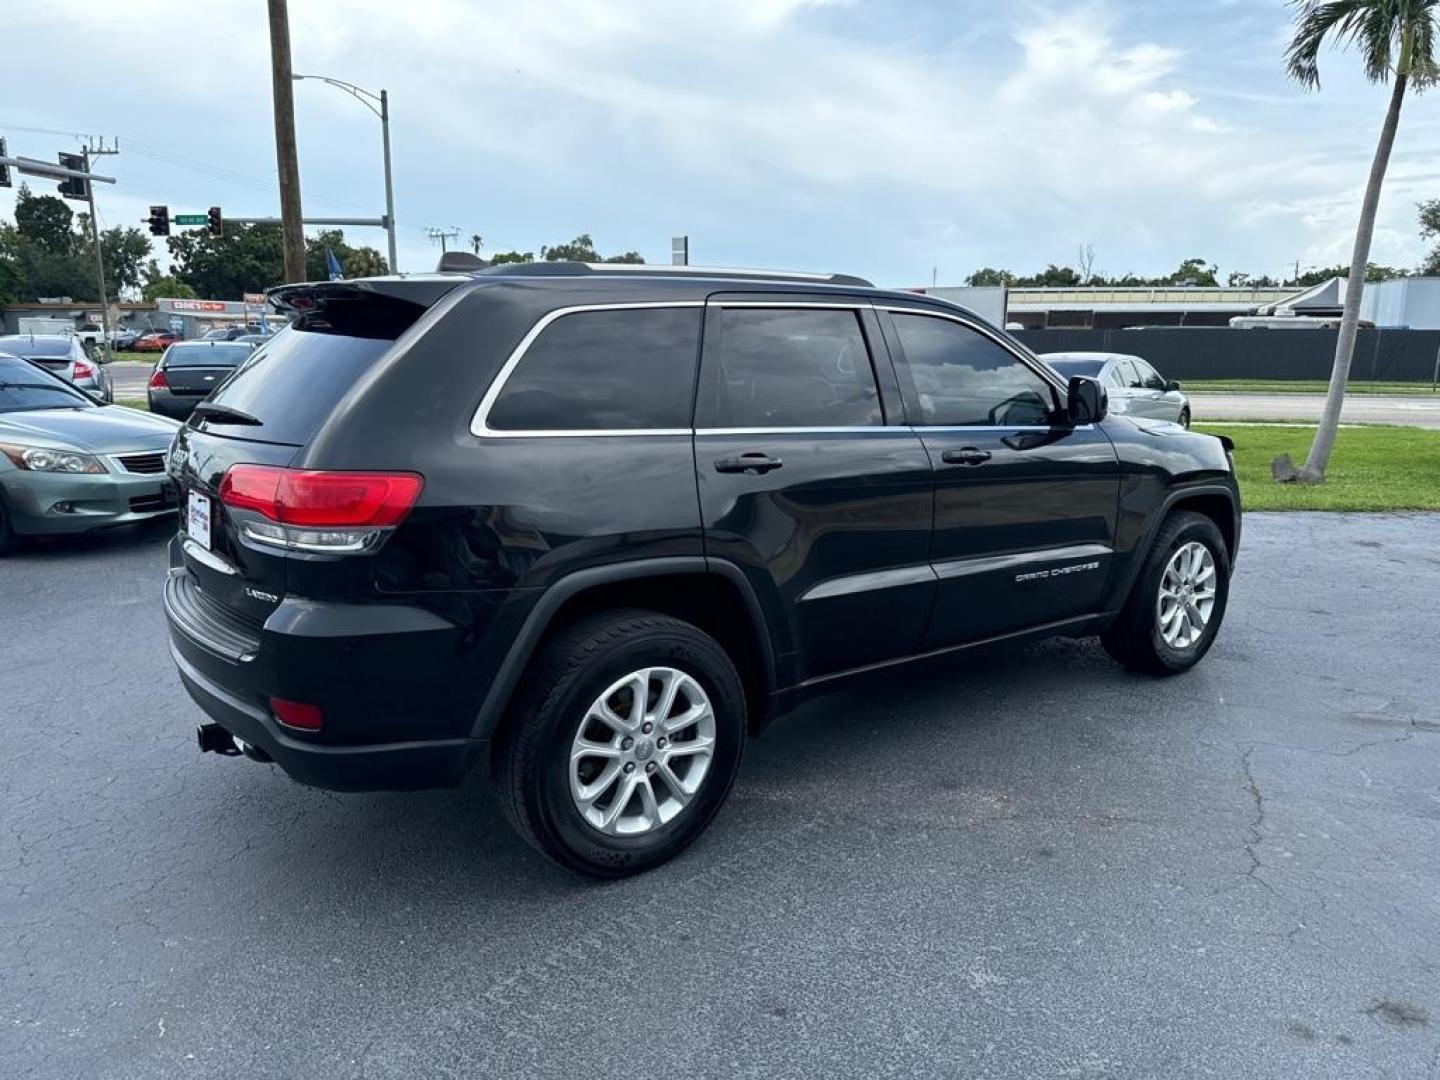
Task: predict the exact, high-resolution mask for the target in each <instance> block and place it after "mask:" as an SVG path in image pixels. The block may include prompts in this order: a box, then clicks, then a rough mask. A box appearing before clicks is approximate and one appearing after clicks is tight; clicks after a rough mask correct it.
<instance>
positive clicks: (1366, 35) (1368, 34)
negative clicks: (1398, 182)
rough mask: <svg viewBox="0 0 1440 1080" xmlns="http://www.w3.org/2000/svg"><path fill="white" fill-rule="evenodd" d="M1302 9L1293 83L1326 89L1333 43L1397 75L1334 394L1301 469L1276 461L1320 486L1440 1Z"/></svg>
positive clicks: (1429, 75) (1339, 0)
mask: <svg viewBox="0 0 1440 1080" xmlns="http://www.w3.org/2000/svg"><path fill="white" fill-rule="evenodd" d="M1292 3H1293V4H1294V5H1295V8H1296V12H1295V34H1294V37H1292V38H1291V39H1290V48H1289V49H1288V50H1286V53H1285V64H1286V67H1287V68H1288V69H1289V71H1290V77H1291V78H1292V79H1294V80H1295V81H1296V82H1298V83H1300V84H1301V85H1302V86H1304V87H1306V88H1308V89H1312V90H1318V89H1319V88H1320V48H1321V46H1322V45H1324V44H1325V42H1326V41H1327V40H1332V41H1338V42H1339V43H1340V44H1342V45H1353V46H1355V47H1356V48H1358V49H1359V50H1360V54H1361V57H1362V59H1363V60H1364V62H1365V74H1366V76H1367V77H1368V78H1369V79H1370V81H1371V82H1374V83H1384V82H1387V81H1389V80H1390V78H1391V76H1392V75H1393V76H1394V84H1393V85H1392V87H1391V89H1390V108H1389V109H1388V111H1387V112H1386V113H1385V125H1384V126H1383V127H1382V128H1381V129H1380V143H1379V145H1378V146H1376V147H1375V160H1374V162H1373V163H1372V164H1371V166H1370V182H1369V183H1368V184H1367V185H1366V187H1365V201H1364V202H1363V203H1362V204H1361V206H1360V224H1359V227H1358V228H1356V230H1355V251H1354V254H1353V255H1352V256H1351V258H1350V278H1349V281H1348V282H1347V283H1346V286H1345V313H1344V315H1343V317H1342V318H1341V320H1340V337H1339V340H1337V341H1336V342H1335V366H1334V367H1333V368H1332V369H1331V372H1330V389H1329V392H1328V393H1327V394H1326V395H1325V411H1324V412H1323V413H1322V414H1321V417H1320V427H1319V428H1318V429H1317V430H1316V432H1315V441H1314V443H1312V444H1311V446H1310V455H1309V456H1308V457H1307V458H1306V459H1305V464H1304V465H1303V466H1301V467H1300V468H1299V469H1298V470H1297V469H1296V468H1295V467H1294V466H1293V465H1292V464H1291V462H1290V459H1289V457H1288V456H1287V455H1281V456H1280V457H1278V458H1276V459H1275V463H1274V471H1275V476H1276V478H1277V479H1280V480H1301V481H1305V482H1308V483H1319V482H1320V481H1322V480H1324V479H1325V467H1326V465H1328V464H1329V462H1330V451H1331V450H1332V449H1334V446H1335V432H1336V430H1337V429H1338V428H1339V426H1340V406H1341V405H1342V404H1343V403H1344V401H1345V384H1346V383H1347V382H1348V381H1349V378H1350V358H1351V356H1352V354H1353V353H1354V351H1355V330H1356V327H1357V326H1358V324H1359V321H1360V300H1361V297H1362V296H1363V295H1364V292H1365V266H1366V263H1368V262H1369V261H1370V241H1371V240H1372V239H1373V238H1374V235H1375V211H1376V210H1377V209H1378V208H1379V205H1380V187H1381V185H1382V184H1383V183H1384V182H1385V170H1386V168H1387V167H1388V166H1389V164H1390V151H1391V149H1392V148H1393V147H1394V145H1395V130H1396V128H1398V127H1399V126H1400V106H1401V105H1402V104H1403V103H1404V101H1405V91H1406V89H1407V88H1408V87H1409V86H1410V85H1412V84H1413V85H1414V87H1415V89H1416V90H1420V89H1423V88H1424V87H1426V86H1428V85H1430V84H1431V83H1433V82H1434V81H1435V79H1436V75H1437V71H1436V64H1435V61H1436V49H1435V39H1436V35H1437V32H1440V27H1437V23H1440V0H1292Z"/></svg>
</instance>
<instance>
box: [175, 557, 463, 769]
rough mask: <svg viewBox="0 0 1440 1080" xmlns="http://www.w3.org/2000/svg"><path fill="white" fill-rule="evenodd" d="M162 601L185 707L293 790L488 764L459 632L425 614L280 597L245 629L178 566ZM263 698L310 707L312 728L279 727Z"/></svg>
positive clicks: (405, 607)
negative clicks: (268, 761)
mask: <svg viewBox="0 0 1440 1080" xmlns="http://www.w3.org/2000/svg"><path fill="white" fill-rule="evenodd" d="M180 559H181V556H180V555H179V554H178V553H177V552H176V551H175V550H174V549H173V546H172V560H174V561H179V560H180ZM164 605H165V618H166V622H167V623H168V625H169V631H170V652H171V655H172V657H173V658H174V660H175V664H176V667H177V668H178V669H179V672H180V677H181V680H182V682H183V683H184V685H185V689H186V690H187V691H188V692H189V694H190V696H191V698H193V699H194V701H195V703H196V704H197V705H199V706H200V708H201V709H202V710H204V712H205V713H206V714H208V715H209V716H210V717H211V718H212V719H213V720H214V721H215V722H216V723H218V724H220V725H221V726H222V727H224V728H225V729H226V730H228V731H229V732H230V733H231V734H232V735H234V736H236V737H237V738H239V739H242V740H244V741H245V742H247V743H251V744H252V745H254V746H257V747H259V748H260V749H261V750H263V751H265V753H267V754H269V755H270V757H272V758H274V759H275V761H276V762H277V763H278V764H279V765H280V766H281V768H283V769H284V770H285V771H286V772H287V773H288V774H289V775H290V776H291V777H293V778H294V779H296V780H298V781H300V782H301V783H305V784H310V785H313V786H315V787H323V788H330V789H332V790H336V791H385V790H388V791H409V790H416V789H421V788H443V787H454V786H456V785H458V784H459V783H461V782H462V781H463V780H464V779H465V777H466V776H467V775H468V774H469V772H470V771H471V769H472V768H473V767H474V766H475V765H476V764H477V763H478V762H480V761H482V760H484V759H485V758H486V756H487V753H488V748H489V741H488V739H487V738H482V737H477V733H476V732H475V730H474V728H475V717H476V715H477V714H478V711H479V703H480V697H481V696H482V695H483V692H484V690H485V688H486V685H487V684H486V682H485V681H484V680H483V679H482V678H477V677H476V672H475V670H474V668H473V667H472V666H471V663H470V661H469V659H468V658H467V656H466V655H465V652H464V650H463V648H462V646H463V643H464V642H465V641H466V640H467V635H466V633H465V632H464V631H463V630H462V629H461V628H460V627H457V626H455V625H453V624H451V623H449V622H447V621H445V620H443V619H441V618H440V617H439V616H437V615H435V614H434V613H432V612H430V611H427V610H424V609H422V608H418V607H413V606H409V605H405V604H400V603H394V604H391V603H379V602H374V603H368V604H359V605H349V604H319V603H315V602H313V601H307V600H302V599H298V598H286V599H285V600H284V601H283V602H282V603H281V604H280V606H279V607H277V608H276V609H274V611H273V612H272V613H271V614H270V616H269V617H268V618H267V619H266V620H265V623H264V625H263V626H256V625H254V624H250V623H246V622H243V621H241V620H240V619H238V618H237V617H235V616H234V615H233V614H230V613H228V612H227V611H226V610H225V609H223V608H221V607H219V606H218V605H217V604H216V603H215V602H214V601H213V600H211V599H210V598H209V597H207V596H206V595H205V594H204V593H203V592H201V591H200V590H199V588H198V587H197V584H196V581H195V579H194V578H193V577H192V576H191V575H190V573H189V571H188V570H186V569H185V568H184V566H183V565H180V566H173V567H172V569H171V572H170V576H169V578H168V579H167V581H166V585H165V591H164ZM272 697H273V698H283V699H286V700H288V701H296V702H305V703H309V704H314V705H317V706H319V707H320V708H321V710H322V712H323V715H324V724H323V728H322V730H321V731H319V732H307V731H298V730H295V729H292V728H287V727H285V726H284V725H282V724H281V723H280V722H279V720H278V719H276V717H275V715H274V713H273V712H272V710H271V706H270V700H271V698H272Z"/></svg>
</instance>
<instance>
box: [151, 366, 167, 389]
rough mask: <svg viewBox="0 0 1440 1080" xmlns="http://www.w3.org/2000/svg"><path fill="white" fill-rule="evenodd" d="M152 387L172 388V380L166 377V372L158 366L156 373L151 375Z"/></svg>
mask: <svg viewBox="0 0 1440 1080" xmlns="http://www.w3.org/2000/svg"><path fill="white" fill-rule="evenodd" d="M150 389H151V390H168V389H170V380H168V379H167V378H165V372H163V371H161V370H160V369H159V368H158V367H157V368H156V369H155V372H154V374H152V375H151V376H150Z"/></svg>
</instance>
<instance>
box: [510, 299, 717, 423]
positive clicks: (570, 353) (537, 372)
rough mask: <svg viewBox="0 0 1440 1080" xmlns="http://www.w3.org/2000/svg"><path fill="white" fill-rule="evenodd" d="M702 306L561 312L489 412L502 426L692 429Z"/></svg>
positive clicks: (524, 357) (525, 355) (514, 371)
mask: <svg viewBox="0 0 1440 1080" xmlns="http://www.w3.org/2000/svg"><path fill="white" fill-rule="evenodd" d="M701 314H702V309H701V308H700V307H699V306H687V307H653V308H625V309H615V310H601V311H576V312H570V313H568V314H565V315H561V316H560V317H559V318H557V319H555V321H554V322H552V323H550V324H549V325H548V326H546V327H545V328H544V329H543V330H541V331H540V333H539V335H538V336H537V337H536V338H535V339H534V341H532V342H531V343H530V346H529V348H528V349H526V350H525V352H524V353H523V354H522V355H521V356H520V358H519V360H518V361H517V362H516V365H515V367H514V368H513V369H511V371H510V373H509V375H508V377H506V378H505V380H504V382H503V384H502V385H501V386H500V387H499V391H498V394H497V395H496V396H495V399H494V401H493V402H492V403H491V404H490V406H489V411H488V412H487V413H486V414H485V423H486V426H487V427H488V428H489V429H490V430H491V431H497V432H560V431H577V432H579V431H589V432H594V431H627V432H641V431H688V430H689V428H690V415H691V406H692V401H693V398H694V390H695V366H696V363H697V362H698V356H699V350H700V324H701Z"/></svg>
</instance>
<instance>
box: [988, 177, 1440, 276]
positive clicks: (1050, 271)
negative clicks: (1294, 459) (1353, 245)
mask: <svg viewBox="0 0 1440 1080" xmlns="http://www.w3.org/2000/svg"><path fill="white" fill-rule="evenodd" d="M1418 209H1419V211H1420V215H1419V216H1420V238H1421V239H1422V240H1432V239H1433V240H1440V199H1431V200H1428V201H1427V202H1422V203H1420V205H1419V207H1418ZM1094 259H1095V249H1094V248H1093V247H1091V246H1090V245H1088V244H1087V245H1085V246H1084V247H1082V248H1081V249H1080V257H1079V259H1078V260H1077V262H1078V263H1079V267H1078V268H1076V267H1073V266H1069V265H1057V264H1055V263H1051V264H1050V265H1049V266H1047V267H1046V268H1045V269H1044V270H1042V271H1040V272H1039V273H1038V274H1029V275H1023V274H1012V273H1011V272H1010V271H1008V270H997V269H995V268H994V267H990V266H986V267H983V268H981V269H979V270H976V271H975V272H974V273H973V274H971V275H970V276H969V277H967V278H966V279H965V284H966V285H981V286H996V285H1006V286H1010V287H1013V288H1022V289H1023V288H1034V287H1038V286H1050V287H1060V288H1064V287H1067V286H1072V287H1073V286H1081V285H1091V286H1096V287H1100V286H1106V285H1109V286H1114V287H1121V288H1123V287H1126V286H1136V287H1161V286H1167V285H1169V286H1176V285H1195V286H1210V287H1215V286H1218V285H1220V284H1221V281H1220V268H1219V267H1218V266H1217V265H1216V264H1215V263H1212V262H1210V261H1209V260H1207V259H1186V260H1185V261H1184V262H1182V263H1181V264H1180V265H1179V266H1178V267H1177V268H1176V269H1175V270H1174V271H1173V272H1171V273H1169V274H1162V275H1160V276H1158V277H1142V276H1139V275H1136V274H1123V275H1118V276H1114V277H1108V276H1106V275H1105V274H1097V273H1093V272H1092V271H1091V267H1092V266H1093V263H1094ZM1411 274H1420V275H1423V276H1427V277H1440V243H1437V244H1436V246H1435V248H1434V249H1433V250H1431V251H1430V252H1429V253H1428V254H1427V255H1426V256H1425V260H1424V262H1422V263H1421V264H1420V266H1419V267H1418V268H1417V269H1415V270H1410V269H1406V268H1404V267H1397V266H1383V265H1381V264H1379V263H1373V262H1367V263H1366V264H1365V280H1366V281H1390V280H1392V279H1394V278H1402V277H1409V276H1410V275H1411ZM1349 275H1350V267H1349V265H1348V264H1341V265H1339V266H1323V267H1314V268H1311V269H1309V270H1306V271H1303V272H1301V273H1298V274H1295V275H1292V276H1290V277H1288V278H1283V279H1280V278H1274V277H1271V276H1270V275H1268V274H1260V275H1255V274H1248V273H1246V272H1245V271H1243V270H1234V271H1231V272H1230V273H1229V274H1228V275H1226V277H1225V281H1224V284H1226V285H1230V286H1236V287H1243V288H1249V289H1279V288H1300V289H1305V288H1309V287H1310V286H1311V285H1319V284H1321V283H1322V282H1325V281H1329V280H1330V279H1331V278H1337V277H1338V278H1343V277H1348V276H1349Z"/></svg>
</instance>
